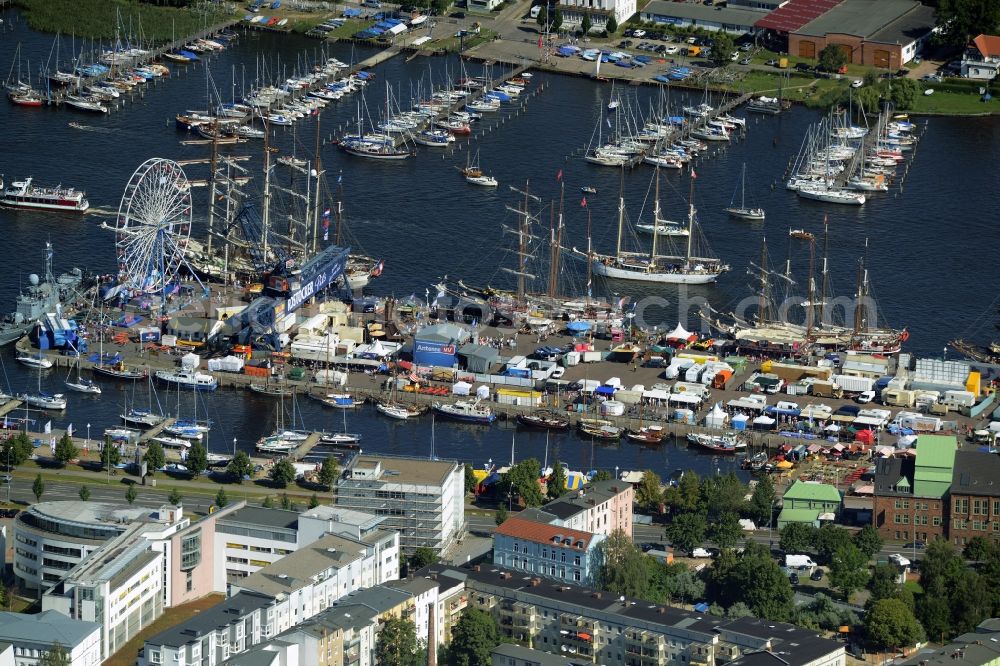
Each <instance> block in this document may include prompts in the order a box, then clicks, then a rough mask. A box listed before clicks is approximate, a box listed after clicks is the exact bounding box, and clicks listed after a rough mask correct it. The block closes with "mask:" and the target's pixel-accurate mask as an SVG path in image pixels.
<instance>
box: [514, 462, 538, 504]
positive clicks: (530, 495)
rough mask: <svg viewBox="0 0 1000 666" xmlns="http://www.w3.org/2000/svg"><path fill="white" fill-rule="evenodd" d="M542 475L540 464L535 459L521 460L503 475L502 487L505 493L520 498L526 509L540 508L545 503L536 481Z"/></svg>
mask: <svg viewBox="0 0 1000 666" xmlns="http://www.w3.org/2000/svg"><path fill="white" fill-rule="evenodd" d="M541 473H542V464H541V463H540V462H538V459H537V458H528V459H527V460H522V461H521V462H519V463H517V464H516V465H514V466H513V467H511V468H510V469H509V470H508V471H507V473H506V474H504V485H505V486H506V490H507V492H512V493H514V494H515V495H516V496H517V497H520V498H521V502H522V503H523V504H524V506H526V507H533V506H541V505H542V504H543V503H544V502H545V496H544V495H542V488H541V486H540V485H538V479H539V477H540V476H541Z"/></svg>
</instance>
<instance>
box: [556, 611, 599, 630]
mask: <svg viewBox="0 0 1000 666" xmlns="http://www.w3.org/2000/svg"><path fill="white" fill-rule="evenodd" d="M559 626H560V627H562V628H563V629H579V630H583V631H586V632H588V633H591V634H593V633H595V632H596V630H597V624H596V623H595V622H594V620H590V619H588V618H585V617H583V616H582V615H573V614H571V613H563V614H562V615H560V616H559Z"/></svg>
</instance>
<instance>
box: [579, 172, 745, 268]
mask: <svg viewBox="0 0 1000 666" xmlns="http://www.w3.org/2000/svg"><path fill="white" fill-rule="evenodd" d="M654 178H655V180H656V193H655V202H654V206H655V207H654V212H653V218H654V220H660V219H662V216H661V215H660V169H659V167H657V168H656V174H655V176H654ZM696 178H697V176H696V175H695V173H694V170H692V171H691V186H690V187H691V194H690V199H689V201H688V223H687V237H686V239H685V246H684V248H685V249H684V251H683V253H680V252H677V253H674V254H660V253H659V252H658V251H657V250H658V249H659V244H660V243H661V242H663V241H661V239H660V234H656V233H654V234H652V238H653V240H652V244H651V247H650V251H649V252H648V253H646V252H630V251H627V250H624V249H623V248H622V236H623V235H624V233H625V196H624V192H621V193H619V196H618V243H617V246H616V248H615V254H613V255H602V254H599V253H583V252H580V251H579V250H576V249H575V248H574V252H575V253H576V254H577V255H580V256H583V257H587V258H588V259H589V260H590V261H591V263H592V270H593V272H594V274H595V275H601V276H604V277H608V278H614V279H619V280H634V281H637V282H659V283H664V284H708V283H710V282H715V280H716V279H718V277H719V276H720V275H722V274H723V273H724V272H726V271H728V270H729V266H727V265H726V264H723V263H722V261H721V260H720V259H719V258H718V257H715V256H712V252H711V249H710V248H709V247H708V243H707V241H705V239H704V236H702V234H701V232H700V228H699V226H698V223H697V221H696V210H695V207H694V181H695V179H696ZM623 182H624V176H623ZM623 190H624V187H623ZM696 238H697V239H698V241H700V243H699V244H700V246H701V251H699V252H697V253H696V252H695V250H696V246H695V240H696ZM665 242H666V243H667V244H668V245H669V240H668V241H665Z"/></svg>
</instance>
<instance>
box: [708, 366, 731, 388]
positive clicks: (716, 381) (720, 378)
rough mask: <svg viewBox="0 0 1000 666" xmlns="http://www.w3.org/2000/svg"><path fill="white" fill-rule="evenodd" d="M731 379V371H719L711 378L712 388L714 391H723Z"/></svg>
mask: <svg viewBox="0 0 1000 666" xmlns="http://www.w3.org/2000/svg"><path fill="white" fill-rule="evenodd" d="M732 378H733V371H732V370H719V372H717V373H716V374H715V377H713V378H712V388H714V389H724V388H726V384H728V383H729V380H730V379H732Z"/></svg>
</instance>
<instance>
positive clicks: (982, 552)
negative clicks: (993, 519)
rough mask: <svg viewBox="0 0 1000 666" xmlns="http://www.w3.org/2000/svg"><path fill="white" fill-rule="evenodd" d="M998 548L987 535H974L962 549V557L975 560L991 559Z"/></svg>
mask: <svg viewBox="0 0 1000 666" xmlns="http://www.w3.org/2000/svg"><path fill="white" fill-rule="evenodd" d="M996 549H997V546H996V544H994V543H993V542H992V541H990V540H988V539H987V538H986V537H981V536H974V537H972V538H971V539H969V543H967V544H965V548H963V549H962V557H964V558H965V559H967V560H973V561H975V562H979V561H984V560H988V559H990V558H991V557H992V556H993V553H994V551H995V550H996Z"/></svg>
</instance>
